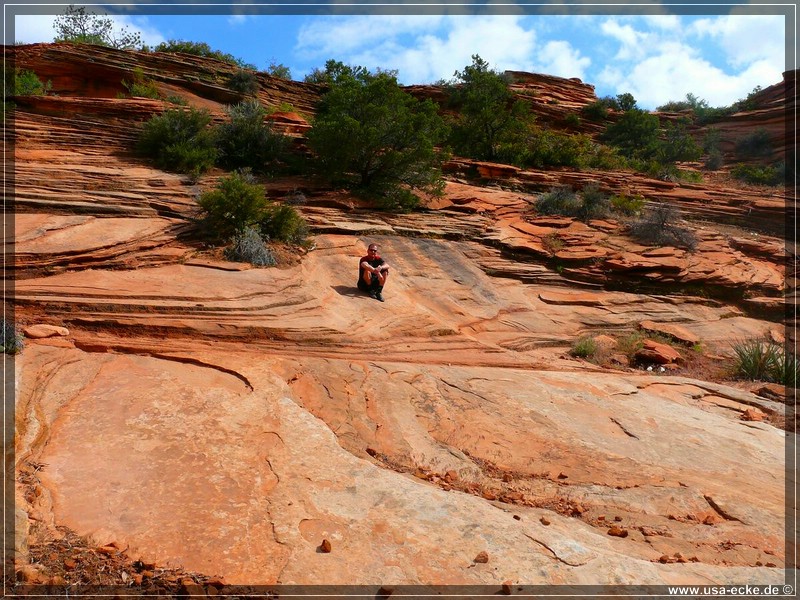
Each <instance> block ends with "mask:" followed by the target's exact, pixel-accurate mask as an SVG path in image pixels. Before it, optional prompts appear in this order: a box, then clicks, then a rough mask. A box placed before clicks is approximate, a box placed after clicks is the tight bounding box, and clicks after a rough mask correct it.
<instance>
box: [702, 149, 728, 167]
mask: <svg viewBox="0 0 800 600" xmlns="http://www.w3.org/2000/svg"><path fill="white" fill-rule="evenodd" d="M724 163H725V161H724V159H723V158H722V152H720V151H719V150H712V151H711V152H709V154H708V158H706V161H705V168H706V169H708V170H709V171H716V170H717V169H720V168H721V167H722V165H723V164H724Z"/></svg>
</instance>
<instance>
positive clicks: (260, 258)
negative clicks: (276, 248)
mask: <svg viewBox="0 0 800 600" xmlns="http://www.w3.org/2000/svg"><path fill="white" fill-rule="evenodd" d="M224 255H225V258H227V259H228V260H232V261H235V262H246V263H250V264H251V265H256V266H258V267H272V266H274V265H275V256H274V255H273V254H272V252H271V251H270V250H269V248H267V246H266V244H265V243H264V239H263V238H262V237H261V234H260V233H259V231H258V229H257V228H256V227H252V226H248V227H245V228H244V231H242V232H240V233H237V234H235V235H234V236H233V240H232V241H231V245H230V246H228V247H227V248H225V252H224Z"/></svg>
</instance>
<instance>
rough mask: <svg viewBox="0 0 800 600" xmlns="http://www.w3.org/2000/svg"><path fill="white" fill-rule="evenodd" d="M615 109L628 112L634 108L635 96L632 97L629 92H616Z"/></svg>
mask: <svg viewBox="0 0 800 600" xmlns="http://www.w3.org/2000/svg"><path fill="white" fill-rule="evenodd" d="M616 108H617V110H621V111H623V112H628V111H629V110H633V109H634V108H636V98H634V97H633V94H631V93H630V92H625V93H623V94H617V106H616Z"/></svg>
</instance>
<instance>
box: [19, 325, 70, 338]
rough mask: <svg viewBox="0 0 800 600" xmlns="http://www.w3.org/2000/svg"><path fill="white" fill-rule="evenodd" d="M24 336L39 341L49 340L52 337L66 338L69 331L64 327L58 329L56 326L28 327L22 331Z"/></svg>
mask: <svg viewBox="0 0 800 600" xmlns="http://www.w3.org/2000/svg"><path fill="white" fill-rule="evenodd" d="M22 332H23V333H24V334H25V337H29V338H31V339H41V338H49V337H53V336H67V335H69V329H67V328H66V327H58V326H56V325H45V324H39V325H30V326H28V327H26V328H25V329H23V330H22Z"/></svg>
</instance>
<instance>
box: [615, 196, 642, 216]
mask: <svg viewBox="0 0 800 600" xmlns="http://www.w3.org/2000/svg"><path fill="white" fill-rule="evenodd" d="M609 202H610V203H611V210H613V211H614V212H617V213H620V214H621V215H625V216H627V217H632V216H635V215H638V214H639V213H641V212H642V209H643V208H644V204H645V201H644V198H643V197H642V196H641V195H640V194H633V195H628V194H626V193H624V192H622V193H620V194H616V195H614V196H611V199H610V200H609Z"/></svg>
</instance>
